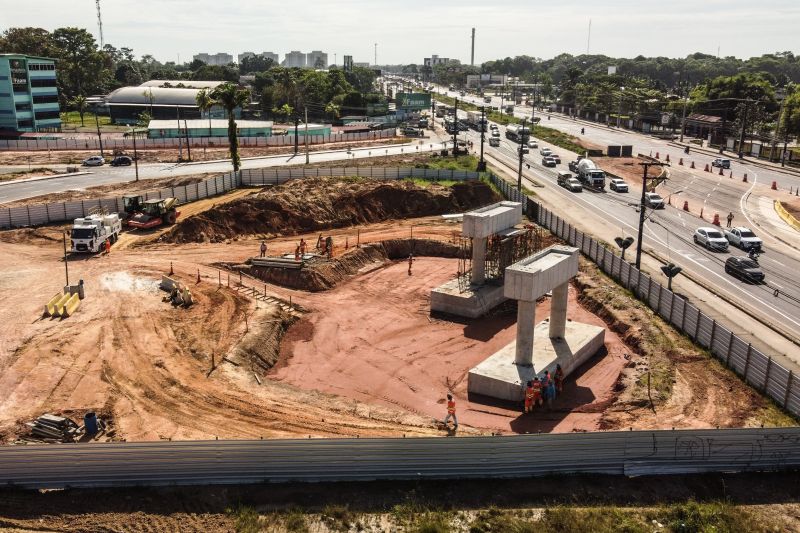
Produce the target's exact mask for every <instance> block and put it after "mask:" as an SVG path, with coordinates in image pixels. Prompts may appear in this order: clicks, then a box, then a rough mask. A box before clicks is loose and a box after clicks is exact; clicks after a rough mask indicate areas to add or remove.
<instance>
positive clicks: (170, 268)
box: [169, 261, 175, 276]
mask: <svg viewBox="0 0 800 533" xmlns="http://www.w3.org/2000/svg"><path fill="white" fill-rule="evenodd" d="M173 274H175V271H174V270H172V261H170V262H169V275H170V276H172V275H173Z"/></svg>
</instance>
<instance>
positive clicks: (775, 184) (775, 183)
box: [772, 181, 778, 191]
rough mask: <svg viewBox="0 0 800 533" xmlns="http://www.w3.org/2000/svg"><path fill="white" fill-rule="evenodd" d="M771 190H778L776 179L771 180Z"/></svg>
mask: <svg viewBox="0 0 800 533" xmlns="http://www.w3.org/2000/svg"><path fill="white" fill-rule="evenodd" d="M772 190H773V191H777V190H778V182H777V181H773V182H772Z"/></svg>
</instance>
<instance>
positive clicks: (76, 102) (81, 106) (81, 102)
mask: <svg viewBox="0 0 800 533" xmlns="http://www.w3.org/2000/svg"><path fill="white" fill-rule="evenodd" d="M70 103H71V104H72V105H73V106H75V109H76V110H77V111H78V115H80V117H81V127H83V115H84V114H86V97H85V96H83V95H82V94H79V95H78V96H76V97H75V98H73V99H72V101H71V102H70Z"/></svg>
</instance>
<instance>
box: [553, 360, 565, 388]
mask: <svg viewBox="0 0 800 533" xmlns="http://www.w3.org/2000/svg"><path fill="white" fill-rule="evenodd" d="M555 380H556V392H558V393H559V394H561V391H562V390H564V371H563V370H562V369H561V365H556V376H555Z"/></svg>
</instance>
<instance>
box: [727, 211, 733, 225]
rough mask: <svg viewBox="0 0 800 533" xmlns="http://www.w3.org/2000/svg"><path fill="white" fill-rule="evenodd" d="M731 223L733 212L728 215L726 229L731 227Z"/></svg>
mask: <svg viewBox="0 0 800 533" xmlns="http://www.w3.org/2000/svg"><path fill="white" fill-rule="evenodd" d="M732 222H733V211H731V212H730V213H728V227H729V228H730V227H731V223H732Z"/></svg>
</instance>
